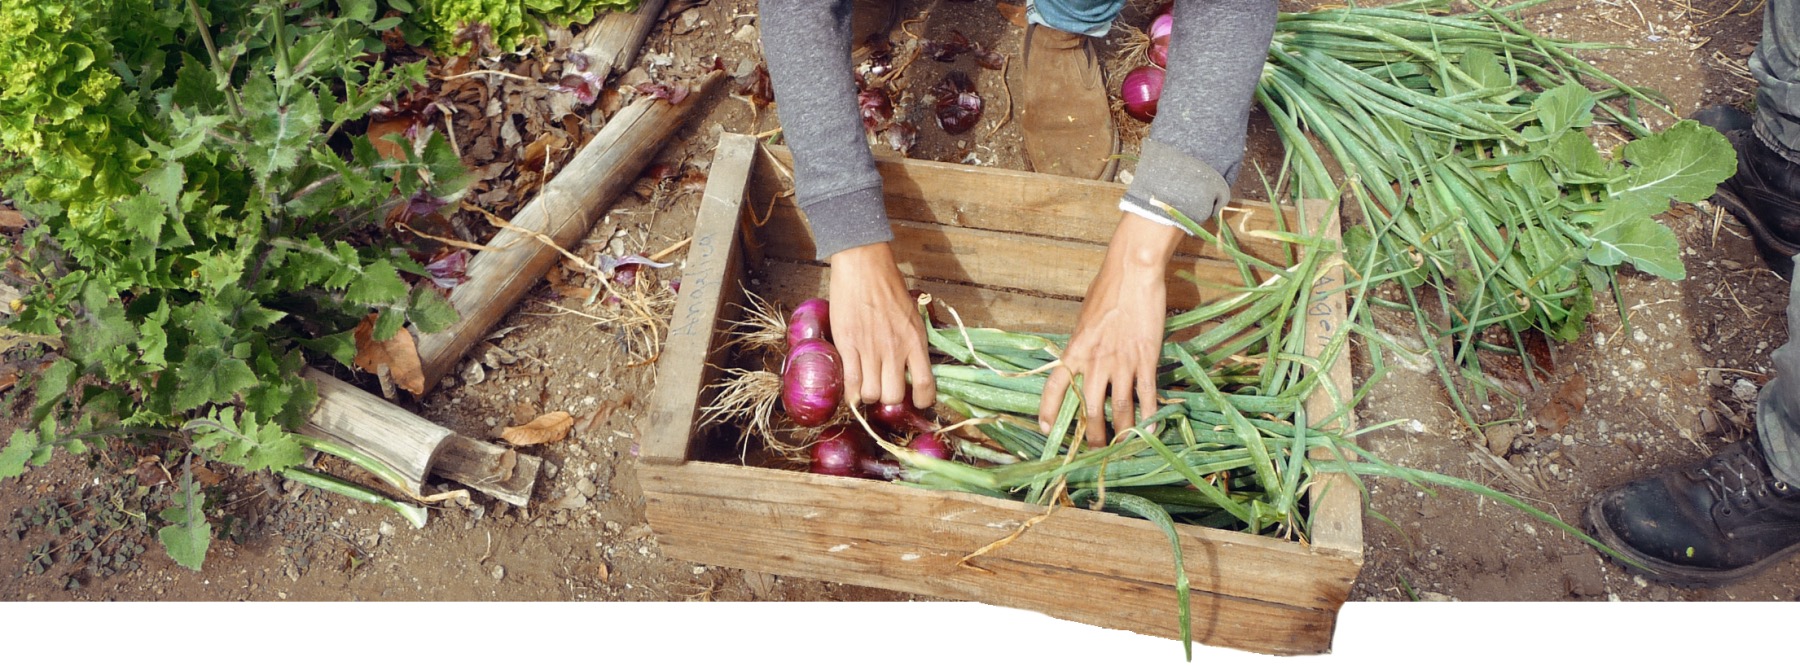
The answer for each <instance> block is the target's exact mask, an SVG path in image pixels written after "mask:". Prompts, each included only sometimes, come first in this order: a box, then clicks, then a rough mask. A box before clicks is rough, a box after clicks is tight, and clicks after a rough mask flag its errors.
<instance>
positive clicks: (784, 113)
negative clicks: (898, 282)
mask: <svg viewBox="0 0 1800 666" xmlns="http://www.w3.org/2000/svg"><path fill="white" fill-rule="evenodd" d="M851 4H852V3H851V1H850V0H760V2H759V3H758V11H759V13H760V14H761V16H762V38H763V55H764V57H766V58H767V59H768V61H769V82H770V83H772V84H774V86H775V101H776V105H775V110H776V112H777V113H778V114H779V115H780V117H781V128H782V134H783V135H784V136H785V138H786V140H787V144H788V147H789V148H791V149H793V151H794V189H795V194H796V195H797V198H798V203H799V204H800V210H801V211H802V212H804V213H806V219H807V220H808V222H809V224H811V225H812V232H813V239H814V241H815V244H816V245H817V247H818V258H819V259H821V260H823V259H828V258H830V257H831V255H833V254H837V253H838V252H839V251H842V250H848V249H850V248H853V247H857V246H861V245H868V244H871V243H880V242H884V241H889V240H893V238H894V231H893V228H892V226H890V225H889V224H888V217H887V207H886V205H885V204H884V203H883V200H882V195H881V174H880V172H877V171H876V170H875V158H874V156H873V154H871V153H870V152H869V144H868V143H867V142H865V141H864V140H863V126H862V117H861V115H860V113H859V111H858V109H857V106H856V80H855V78H854V77H853V76H852V74H851V71H852V68H851V63H850V6H851Z"/></svg>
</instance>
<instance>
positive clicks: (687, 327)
mask: <svg viewBox="0 0 1800 666" xmlns="http://www.w3.org/2000/svg"><path fill="white" fill-rule="evenodd" d="M755 158H756V140H755V139H754V138H752V137H749V136H744V135H740V134H726V135H723V136H721V137H720V139H719V147H718V149H717V150H716V151H715V152H714V155H713V168H712V171H711V173H710V174H708V176H707V183H706V192H705V194H704V195H703V197H704V200H703V201H702V202H701V204H700V213H699V215H698V216H697V217H696V219H695V222H694V240H693V244H692V246H691V247H690V248H688V253H687V268H686V270H684V271H682V283H681V295H680V297H678V298H677V299H676V301H675V313H674V315H673V316H672V317H671V318H670V321H669V335H668V336H667V338H666V339H665V340H664V341H663V349H662V356H661V358H659V359H658V360H657V364H656V380H657V387H656V392H655V393H654V394H653V395H652V398H651V405H650V414H649V415H650V424H651V425H650V430H649V432H648V433H646V436H645V438H644V441H643V446H642V448H641V449H640V454H641V457H642V460H643V461H644V462H647V463H653V464H679V463H681V462H682V461H685V460H687V459H688V458H689V450H688V447H689V444H690V442H692V441H693V439H694V431H695V427H696V424H697V423H698V420H699V419H698V417H699V409H700V405H701V400H702V398H703V396H704V395H705V393H706V386H707V385H708V384H709V383H711V382H712V381H713V379H714V377H716V376H717V374H718V371H717V370H716V369H714V368H713V367H712V364H713V362H715V361H717V360H718V357H719V356H721V355H722V354H723V353H724V351H725V347H726V345H725V344H724V336H725V331H724V329H723V328H722V327H720V326H718V324H719V322H720V321H722V320H723V319H724V318H725V317H724V316H723V315H724V314H725V313H726V311H727V306H728V305H729V304H731V303H733V302H735V301H736V299H738V298H740V297H741V294H742V293H743V289H742V287H740V286H739V285H738V284H737V280H738V276H740V275H742V274H743V266H742V261H743V251H742V249H741V247H740V244H739V242H738V233H737V229H738V219H739V215H740V214H741V212H742V208H743V201H744V188H745V186H746V185H747V183H748V181H749V179H750V167H751V163H752V161H753V160H755Z"/></svg>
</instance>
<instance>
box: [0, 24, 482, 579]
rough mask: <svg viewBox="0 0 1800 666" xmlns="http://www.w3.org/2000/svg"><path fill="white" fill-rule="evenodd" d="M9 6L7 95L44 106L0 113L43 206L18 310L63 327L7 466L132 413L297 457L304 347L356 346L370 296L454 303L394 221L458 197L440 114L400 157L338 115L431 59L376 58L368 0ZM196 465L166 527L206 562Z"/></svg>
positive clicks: (381, 333) (189, 432) (4, 133)
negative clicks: (22, 67) (28, 285)
mask: <svg viewBox="0 0 1800 666" xmlns="http://www.w3.org/2000/svg"><path fill="white" fill-rule="evenodd" d="M42 4H51V5H54V6H50V7H43V6H40V5H42ZM0 16H3V17H5V18H4V20H0V57H11V58H16V59H18V60H20V61H29V64H28V65H27V67H26V71H27V72H28V75H26V76H20V77H9V78H7V79H6V80H4V81H0V118H7V119H13V118H17V117H19V116H17V115H14V114H15V113H26V114H27V116H26V117H30V114H32V113H36V114H39V115H40V116H42V117H45V118H48V119H49V120H48V121H46V122H37V123H16V122H13V121H11V120H8V121H0V122H4V123H5V124H4V126H0V153H4V154H10V155H16V156H19V159H16V160H13V163H14V164H15V165H18V166H15V167H13V171H12V172H11V173H7V174H5V178H4V179H0V182H3V183H5V185H4V187H5V190H6V192H7V193H8V194H10V195H13V196H15V197H17V198H18V200H19V201H20V203H21V204H22V207H23V208H24V209H25V210H27V211H29V212H30V213H32V214H33V215H34V216H36V217H38V218H39V219H40V220H41V221H42V223H41V224H39V225H37V226H35V227H33V228H31V229H30V230H29V231H28V232H27V233H26V235H25V238H24V243H23V245H22V248H21V255H22V258H23V259H24V263H25V264H26V265H27V266H28V267H29V268H30V270H32V271H33V272H35V274H36V275H35V285H34V286H35V288H34V289H33V290H32V292H31V293H30V295H29V296H27V297H26V298H25V302H24V309H23V311H22V312H20V313H19V315H18V316H17V317H16V318H15V319H14V320H13V321H12V322H11V323H10V324H9V328H11V329H13V330H15V331H18V332H24V333H30V334H36V335H42V336H52V337H54V338H57V339H59V340H60V341H61V343H62V348H63V349H62V354H61V357H60V358H58V359H57V360H55V361H54V362H53V363H52V364H51V365H50V366H49V368H48V369H47V371H45V372H44V373H42V375H41V376H40V377H39V378H38V379H37V383H36V387H35V388H36V398H35V402H34V404H33V405H32V406H31V407H32V410H31V417H30V418H31V420H30V425H29V427H26V428H21V429H19V430H18V431H16V432H14V433H13V434H12V436H11V438H10V440H9V441H8V443H7V445H6V447H5V448H4V449H0V478H5V477H10V476H16V475H19V474H21V473H23V471H24V470H25V469H26V467H28V466H29V465H41V464H43V463H44V462H46V461H47V460H48V458H49V457H50V455H51V454H52V452H53V451H54V450H55V449H57V448H62V449H66V450H69V451H72V452H77V453H79V452H82V451H85V450H86V447H87V446H88V445H89V444H92V443H96V442H100V441H102V440H103V438H105V437H108V436H119V435H127V436H152V437H162V438H165V439H166V440H168V441H171V442H176V443H186V444H188V446H187V447H186V450H182V449H180V448H177V449H175V450H173V451H171V452H170V455H172V456H186V455H199V456H203V457H205V458H207V459H210V460H218V461H221V462H226V463H229V464H232V465H237V466H240V467H242V468H244V469H247V470H270V471H273V472H278V473H279V472H282V471H284V470H286V469H289V468H291V467H293V466H295V465H297V464H299V463H300V462H301V461H302V459H303V456H302V455H301V453H302V452H301V442H300V440H299V439H298V438H296V437H295V436H293V435H291V434H290V433H291V431H292V429H293V428H295V427H297V426H298V425H299V424H300V423H301V422H302V421H303V420H304V418H305V416H306V415H307V414H308V413H309V412H310V411H311V408H312V406H313V404H314V402H315V401H316V392H315V389H314V387H313V386H312V385H311V384H310V383H309V382H307V381H305V380H304V379H302V378H301V374H300V373H301V370H302V369H303V367H304V366H305V365H306V363H307V358H306V353H307V352H308V351H311V352H313V353H314V354H315V355H319V356H325V357H329V358H333V359H336V360H338V361H340V362H342V363H344V364H346V365H348V364H349V363H350V361H351V359H352V357H353V356H354V352H355V347H354V342H353V340H352V331H353V329H354V328H355V326H356V324H357V323H358V322H359V321H361V320H362V319H364V318H365V317H367V316H368V315H369V314H371V313H378V315H379V319H378V325H377V326H376V331H375V337H376V338H377V339H381V340H385V339H388V338H391V337H392V336H394V335H397V334H400V331H401V328H402V327H403V326H406V325H408V324H411V325H412V326H413V327H414V328H415V329H416V330H418V331H420V332H432V331H435V330H438V329H441V328H442V327H444V326H447V325H448V324H449V323H450V322H452V321H454V319H455V313H454V311H452V310H451V309H450V308H449V305H448V303H447V302H446V301H445V300H444V299H443V297H442V296H441V295H440V294H439V293H438V292H437V291H435V289H434V288H433V287H432V286H430V283H429V281H426V280H416V282H418V284H417V285H416V286H415V285H414V284H413V282H415V280H409V279H408V277H407V276H409V275H411V276H424V275H425V271H424V269H423V268H422V267H421V266H420V264H419V262H418V260H417V259H416V258H415V255H414V254H413V253H411V252H409V251H408V248H407V247H404V246H403V245H401V244H400V243H399V242H398V239H397V238H395V237H393V236H392V235H390V234H389V233H387V231H386V230H385V229H384V227H383V224H382V223H383V221H384V220H385V219H386V215H385V212H386V211H388V210H389V209H391V208H393V207H394V206H396V205H406V204H409V203H410V204H411V205H415V206H416V205H420V202H426V203H425V204H424V205H427V206H429V205H431V204H437V203H439V202H442V203H449V202H453V201H455V200H456V199H457V198H458V197H459V196H460V192H461V190H462V188H463V187H465V183H464V176H463V167H462V164H461V161H460V159H459V158H457V156H456V155H455V153H454V151H453V150H452V149H451V147H450V145H449V143H448V142H447V141H446V140H445V139H444V138H443V137H442V136H440V135H437V134H435V133H432V132H430V131H428V130H426V131H422V132H420V134H419V136H417V137H416V138H413V139H411V140H407V139H404V138H401V137H397V136H396V137H391V138H393V139H397V140H400V141H401V142H403V143H406V144H409V145H408V146H407V147H408V149H407V150H405V151H404V154H402V155H399V156H395V157H384V156H382V154H380V153H379V152H378V151H377V150H376V149H375V147H374V146H373V145H372V143H371V142H370V141H369V139H368V138H366V137H363V136H351V135H352V134H353V132H347V131H345V130H346V128H348V127H351V126H353V125H357V124H359V123H360V122H361V121H362V119H363V117H364V116H365V115H367V114H368V113H369V112H370V111H371V110H372V109H374V108H375V107H376V106H377V105H379V104H381V103H382V102H383V101H384V100H389V99H390V98H392V97H394V96H395V95H396V94H397V93H399V92H401V91H403V90H405V89H407V88H408V87H409V86H413V85H416V84H419V83H422V82H423V81H424V76H425V74H424V68H423V64H422V63H412V64H409V65H404V66H391V65H389V64H388V63H387V62H386V61H384V60H383V59H382V58H381V57H380V53H379V49H380V48H381V42H380V40H379V39H378V38H377V36H376V31H378V30H381V29H383V28H384V27H391V26H392V25H393V24H394V22H393V21H391V20H388V19H377V18H376V16H375V12H374V10H373V6H372V5H371V4H370V3H368V2H357V1H353V0H342V1H339V2H326V1H325V0H301V1H300V2H297V3H285V2H259V1H254V0H212V1H200V0H85V1H78V2H73V3H62V4H56V3H28V2H24V1H22V0H0ZM146 17H147V18H146ZM384 22H385V23H384ZM47 44H48V45H57V44H62V45H63V46H61V47H60V48H47V47H46V45H47ZM75 45H81V48H75ZM184 479H185V480H184V485H183V489H182V491H181V492H180V493H179V495H180V497H184V498H186V499H185V500H184V501H178V502H177V503H176V504H177V506H175V507H171V508H170V510H168V511H165V512H163V515H162V518H163V520H165V521H167V522H168V526H167V527H165V528H163V530H162V531H161V532H160V533H159V537H160V538H161V540H162V541H163V543H164V544H165V546H166V547H167V548H168V549H169V552H170V554H171V555H173V556H175V558H176V560H177V561H178V562H180V563H181V564H183V565H184V566H190V567H195V568H198V567H199V566H200V564H201V562H202V561H203V560H204V556H205V550H206V544H207V542H208V541H209V540H210V539H209V535H210V534H211V532H210V528H209V527H207V526H206V524H205V519H204V516H203V515H202V514H201V513H200V511H199V502H198V500H197V499H196V498H197V497H198V495H197V494H196V492H195V489H194V488H193V487H192V481H191V477H186V476H184Z"/></svg>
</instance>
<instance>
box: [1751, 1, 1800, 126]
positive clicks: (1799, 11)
mask: <svg viewBox="0 0 1800 666" xmlns="http://www.w3.org/2000/svg"><path fill="white" fill-rule="evenodd" d="M1750 73H1751V74H1753V75H1755V77H1756V83H1757V89H1756V136H1757V137H1758V138H1760V139H1762V140H1763V143H1766V144H1768V145H1769V147H1771V148H1774V149H1775V150H1776V151H1778V152H1780V153H1782V155H1783V156H1784V157H1786V158H1788V159H1789V160H1794V161H1800V159H1796V158H1800V0H1769V1H1768V5H1767V6H1766V7H1765V8H1764V9H1763V31H1762V41H1761V42H1760V43H1758V44H1757V45H1756V52H1755V53H1753V54H1751V55H1750Z"/></svg>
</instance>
